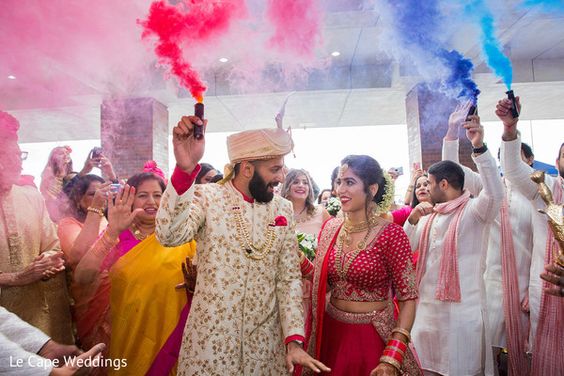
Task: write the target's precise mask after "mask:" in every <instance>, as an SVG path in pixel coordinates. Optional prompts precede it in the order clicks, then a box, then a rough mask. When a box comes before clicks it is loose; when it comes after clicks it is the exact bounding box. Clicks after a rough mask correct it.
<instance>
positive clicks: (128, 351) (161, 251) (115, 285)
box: [109, 234, 196, 375]
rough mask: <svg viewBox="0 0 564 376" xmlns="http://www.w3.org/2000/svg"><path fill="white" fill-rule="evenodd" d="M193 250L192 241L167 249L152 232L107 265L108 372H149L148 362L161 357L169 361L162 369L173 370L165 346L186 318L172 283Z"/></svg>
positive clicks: (152, 367)
mask: <svg viewBox="0 0 564 376" xmlns="http://www.w3.org/2000/svg"><path fill="white" fill-rule="evenodd" d="M195 254H196V243H195V242H194V241H192V242H190V243H187V244H184V245H182V246H179V247H173V248H167V247H164V246H162V245H161V244H160V243H159V242H158V241H157V239H156V237H155V234H152V235H151V236H149V237H148V238H147V239H145V240H143V241H142V242H140V243H139V244H137V245H136V246H135V247H133V248H132V249H131V250H130V251H128V252H127V253H126V254H125V255H123V256H121V257H120V258H119V260H118V261H117V262H116V263H115V264H114V265H113V266H112V268H111V271H110V278H111V296H110V307H111V323H112V329H111V333H112V334H111V342H110V358H111V359H112V360H113V362H114V363H113V365H114V367H109V374H113V373H119V374H120V375H126V374H129V375H145V374H147V373H149V371H150V370H151V372H150V373H155V372H156V371H155V367H157V368H158V365H156V364H154V363H155V362H157V363H163V359H164V363H168V364H169V367H168V368H167V367H165V368H166V369H169V368H172V369H170V371H169V373H170V374H175V373H176V366H174V367H170V364H175V363H176V359H175V358H174V355H172V354H171V353H170V350H166V349H165V348H167V347H169V345H170V342H171V341H176V337H177V336H178V334H175V336H173V333H175V332H177V331H178V330H179V329H178V328H179V327H180V326H181V325H179V322H180V321H182V318H183V320H186V315H187V311H188V309H189V306H187V298H186V292H185V290H176V289H175V286H176V285H177V284H178V283H182V282H183V281H184V277H183V274H182V270H181V265H182V262H184V260H185V258H186V256H188V257H190V258H193V257H194V255H195ZM183 311H184V312H183ZM182 329H183V325H182V328H180V330H182ZM181 333H182V332H180V334H181ZM173 337H174V338H173ZM180 337H181V335H180ZM165 344H166V345H167V346H165ZM178 347H179V345H178ZM165 358H166V359H165ZM119 359H122V361H121V363H120V364H119V365H118V366H117V367H116V366H115V365H116V364H118V362H119ZM156 359H158V360H156ZM125 362H127V365H125V364H124V363H125ZM171 362H172V363H171ZM160 369H161V370H162V369H163V368H160Z"/></svg>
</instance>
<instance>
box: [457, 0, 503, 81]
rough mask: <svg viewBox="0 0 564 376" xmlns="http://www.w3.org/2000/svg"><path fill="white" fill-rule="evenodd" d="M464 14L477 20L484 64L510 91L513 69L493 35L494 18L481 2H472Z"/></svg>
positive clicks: (478, 0)
mask: <svg viewBox="0 0 564 376" xmlns="http://www.w3.org/2000/svg"><path fill="white" fill-rule="evenodd" d="M465 13H466V14H468V15H469V16H471V17H475V18H477V20H478V22H479V25H480V29H481V33H482V35H481V39H482V40H481V42H482V53H483V54H484V58H485V60H486V64H487V65H488V66H489V67H490V68H491V69H492V70H493V72H494V73H495V75H496V76H497V77H499V78H501V79H502V80H503V83H505V86H507V89H509V90H510V89H511V83H512V82H513V67H512V66H511V61H510V60H509V58H508V57H507V56H505V55H504V54H503V50H502V47H501V44H500V42H499V40H498V39H497V37H496V35H495V26H494V17H493V14H492V12H491V11H490V9H489V8H488V7H487V6H486V4H485V3H484V1H483V0H474V1H471V2H470V4H469V5H468V6H467V7H466V9H465Z"/></svg>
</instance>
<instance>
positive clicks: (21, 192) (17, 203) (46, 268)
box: [0, 112, 74, 344]
mask: <svg viewBox="0 0 564 376" xmlns="http://www.w3.org/2000/svg"><path fill="white" fill-rule="evenodd" d="M18 128H19V123H18V122H17V120H16V119H15V118H13V117H12V116H11V115H9V114H7V113H3V112H0V306H3V307H5V308H6V309H8V310H10V311H11V312H13V313H15V314H17V315H18V316H19V317H20V318H21V319H23V320H25V321H27V322H28V323H30V324H31V325H33V326H35V327H37V328H39V329H41V330H42V331H44V332H45V333H46V334H47V335H49V336H50V337H52V338H53V339H54V340H56V341H57V342H61V343H65V344H71V343H73V342H74V340H73V336H72V326H71V316H70V303H69V296H68V292H67V284H66V280H65V274H64V273H61V271H63V270H64V266H63V260H62V252H61V251H60V248H59V240H58V239H57V232H56V230H55V225H54V224H53V223H52V222H51V220H50V219H49V214H48V213H47V209H46V207H45V202H44V201H43V197H42V196H41V194H40V193H39V191H38V190H37V188H35V187H33V186H30V185H23V186H20V185H17V184H16V183H17V182H18V181H19V180H20V174H21V166H22V163H21V159H20V158H21V151H20V149H19V146H18V143H17V133H16V132H17V130H18Z"/></svg>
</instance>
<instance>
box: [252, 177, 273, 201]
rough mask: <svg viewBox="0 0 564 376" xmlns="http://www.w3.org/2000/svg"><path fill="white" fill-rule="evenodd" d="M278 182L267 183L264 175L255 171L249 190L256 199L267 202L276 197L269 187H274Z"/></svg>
mask: <svg viewBox="0 0 564 376" xmlns="http://www.w3.org/2000/svg"><path fill="white" fill-rule="evenodd" d="M276 185H278V183H275V184H272V183H266V182H265V181H264V179H263V178H262V176H260V175H259V173H258V172H256V171H255V173H254V174H253V177H252V178H251V181H250V182H249V191H250V192H251V195H252V196H253V198H254V199H255V200H257V201H258V202H262V203H267V202H270V201H272V199H273V198H274V192H269V191H268V188H270V187H272V188H274V187H275V186H276Z"/></svg>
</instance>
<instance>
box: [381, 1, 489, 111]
mask: <svg viewBox="0 0 564 376" xmlns="http://www.w3.org/2000/svg"><path fill="white" fill-rule="evenodd" d="M386 5H387V6H388V7H390V10H391V14H390V15H389V16H390V17H392V18H393V27H394V29H395V31H396V32H395V33H394V36H395V38H397V39H399V40H398V41H397V42H398V43H399V44H400V45H401V48H402V50H403V51H404V53H405V54H407V56H408V57H409V58H410V61H411V62H413V63H414V64H415V65H416V68H417V69H418V71H419V72H420V73H424V72H423V71H425V70H426V69H433V68H434V67H433V65H438V66H439V68H440V69H438V70H439V71H440V72H441V73H440V76H439V77H438V79H439V81H440V82H439V83H438V84H439V87H438V89H439V90H441V91H442V92H444V93H445V94H447V95H448V96H450V97H454V98H458V99H463V100H471V101H472V102H473V103H476V101H477V97H478V94H479V93H480V90H478V87H477V85H476V83H475V82H474V81H473V80H472V70H473V69H474V66H473V64H472V62H471V61H470V60H469V59H465V58H464V56H462V54H461V53H459V52H458V51H449V50H448V49H447V48H446V46H445V43H444V42H443V41H442V40H441V38H440V36H441V35H442V33H444V28H443V26H444V22H445V20H444V19H443V16H442V14H441V12H440V10H439V6H438V1H437V0H426V1H420V0H402V1H394V0H387V1H386ZM423 76H425V74H423ZM434 78H437V77H434ZM429 84H430V85H431V86H433V87H434V88H435V89H437V87H436V86H437V83H436V82H433V83H429Z"/></svg>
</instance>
